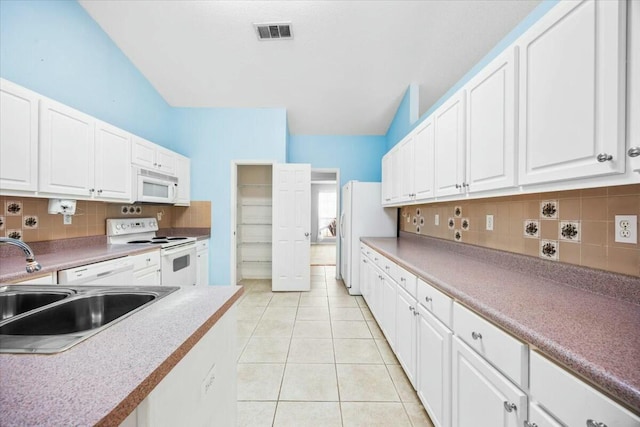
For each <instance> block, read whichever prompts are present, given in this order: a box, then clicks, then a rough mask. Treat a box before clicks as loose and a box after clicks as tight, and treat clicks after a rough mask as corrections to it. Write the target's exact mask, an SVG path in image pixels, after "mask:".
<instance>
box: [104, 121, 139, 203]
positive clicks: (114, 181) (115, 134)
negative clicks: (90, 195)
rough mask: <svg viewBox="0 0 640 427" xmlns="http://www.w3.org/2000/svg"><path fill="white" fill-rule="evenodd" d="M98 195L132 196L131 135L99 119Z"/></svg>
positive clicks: (122, 198)
mask: <svg viewBox="0 0 640 427" xmlns="http://www.w3.org/2000/svg"><path fill="white" fill-rule="evenodd" d="M95 190H96V192H95V197H96V198H99V199H105V200H122V201H125V202H126V201H129V200H131V135H130V134H128V133H127V132H125V131H123V130H122V129H118V128H116V127H114V126H111V125H109V124H107V123H103V122H97V123H96V141H95Z"/></svg>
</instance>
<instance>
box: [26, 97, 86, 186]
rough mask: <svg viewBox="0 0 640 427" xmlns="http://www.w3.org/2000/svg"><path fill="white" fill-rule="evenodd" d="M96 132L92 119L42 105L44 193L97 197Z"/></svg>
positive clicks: (50, 103)
mask: <svg viewBox="0 0 640 427" xmlns="http://www.w3.org/2000/svg"><path fill="white" fill-rule="evenodd" d="M94 129H95V120H94V119H93V118H92V117H90V116H88V115H86V114H84V113H81V112H79V111H77V110H74V109H73V108H69V107H67V106H65V105H62V104H59V103H57V102H53V101H50V100H42V101H41V102H40V183H39V184H40V185H39V190H40V192H43V193H51V194H61V195H66V196H80V197H84V198H87V197H91V196H93V194H94V193H95V187H94V175H93V170H94V167H93V161H94V158H95V154H94V146H95V144H94V138H95V132H94Z"/></svg>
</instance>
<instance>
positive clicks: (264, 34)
mask: <svg viewBox="0 0 640 427" xmlns="http://www.w3.org/2000/svg"><path fill="white" fill-rule="evenodd" d="M253 26H254V27H255V29H256V34H257V35H258V40H290V39H292V38H293V34H292V32H291V23H290V22H284V23H270V24H253Z"/></svg>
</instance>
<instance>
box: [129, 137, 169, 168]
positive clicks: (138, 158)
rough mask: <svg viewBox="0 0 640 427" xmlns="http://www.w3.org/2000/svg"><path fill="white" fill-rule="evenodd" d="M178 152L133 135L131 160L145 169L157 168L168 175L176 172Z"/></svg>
mask: <svg viewBox="0 0 640 427" xmlns="http://www.w3.org/2000/svg"><path fill="white" fill-rule="evenodd" d="M175 154H176V153H174V152H173V151H171V150H167V149H166V148H163V147H161V146H159V145H158V144H154V143H153V142H150V141H147V140H145V139H142V138H140V137H138V136H135V135H134V136H133V142H132V144H131V162H132V163H133V164H134V165H138V166H141V167H143V168H145V169H150V170H156V171H158V172H161V173H164V174H166V175H175V173H176V155H175Z"/></svg>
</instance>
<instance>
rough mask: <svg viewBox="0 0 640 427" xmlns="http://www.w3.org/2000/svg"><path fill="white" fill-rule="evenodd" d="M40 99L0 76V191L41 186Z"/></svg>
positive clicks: (30, 189)
mask: <svg viewBox="0 0 640 427" xmlns="http://www.w3.org/2000/svg"><path fill="white" fill-rule="evenodd" d="M38 99H39V98H38V95H37V94H35V93H33V92H31V91H29V90H26V89H24V88H22V87H20V86H18V85H14V84H13V83H11V82H8V81H7V80H4V79H0V193H3V192H4V191H5V190H13V191H14V193H13V194H15V191H18V192H26V193H27V195H32V193H33V192H35V191H37V190H38Z"/></svg>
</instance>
